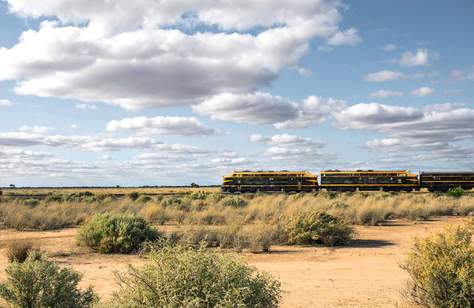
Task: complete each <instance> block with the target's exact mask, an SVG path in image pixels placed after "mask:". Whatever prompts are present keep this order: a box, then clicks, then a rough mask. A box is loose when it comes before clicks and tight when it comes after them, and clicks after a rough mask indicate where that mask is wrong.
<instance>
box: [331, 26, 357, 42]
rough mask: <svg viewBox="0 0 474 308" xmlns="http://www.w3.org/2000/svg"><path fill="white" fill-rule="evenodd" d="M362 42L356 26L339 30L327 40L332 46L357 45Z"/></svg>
mask: <svg viewBox="0 0 474 308" xmlns="http://www.w3.org/2000/svg"><path fill="white" fill-rule="evenodd" d="M360 42H362V39H361V38H360V36H359V34H358V33H357V29H355V28H350V29H347V30H345V31H338V32H336V33H334V34H333V35H332V36H331V37H330V38H329V39H328V41H327V43H328V45H330V46H341V45H348V46H355V45H357V44H359V43H360Z"/></svg>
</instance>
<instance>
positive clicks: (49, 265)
mask: <svg viewBox="0 0 474 308" xmlns="http://www.w3.org/2000/svg"><path fill="white" fill-rule="evenodd" d="M5 271H6V273H7V277H8V278H7V281H5V282H2V283H0V297H1V298H2V299H3V300H5V302H7V303H8V304H9V305H10V306H11V307H15V308H29V307H37V308H82V307H92V305H93V304H94V303H95V302H96V301H97V298H96V296H95V295H94V292H93V290H92V289H91V288H90V287H89V288H88V289H86V290H85V291H81V290H80V289H79V288H78V284H79V281H80V280H81V275H80V274H79V273H77V272H75V271H73V270H70V269H67V268H60V267H59V266H57V265H56V264H55V263H54V262H51V261H47V260H44V259H42V258H39V259H38V258H37V255H35V256H32V257H28V258H27V259H26V261H25V262H23V263H19V262H17V261H14V262H12V263H9V264H8V265H7V267H6V270H5Z"/></svg>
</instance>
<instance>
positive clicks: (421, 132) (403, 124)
mask: <svg viewBox="0 0 474 308" xmlns="http://www.w3.org/2000/svg"><path fill="white" fill-rule="evenodd" d="M336 119H337V121H338V122H337V125H338V126H339V127H341V128H345V129H363V130H367V131H370V132H372V133H380V134H385V135H386V137H385V138H376V139H373V140H370V141H368V142H367V143H366V147H367V148H369V149H374V150H377V151H379V150H384V151H388V152H391V153H399V154H400V155H402V154H403V153H406V152H410V153H412V154H411V157H412V161H415V160H418V161H426V160H429V159H436V160H445V161H447V160H452V161H456V162H457V163H465V162H467V161H472V158H474V157H473V152H472V149H469V148H468V147H465V146H461V145H458V144H456V143H457V142H460V141H463V140H472V139H473V138H474V109H472V108H466V107H465V106H463V105H459V104H450V103H448V104H441V105H430V106H427V107H424V108H423V109H415V108H412V107H402V106H388V105H381V104H375V103H371V104H358V105H354V106H351V107H348V108H347V109H346V110H343V111H342V112H341V113H339V115H338V116H336ZM470 150H471V152H469V151H470ZM413 153H415V154H413Z"/></svg>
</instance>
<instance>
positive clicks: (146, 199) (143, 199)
mask: <svg viewBox="0 0 474 308" xmlns="http://www.w3.org/2000/svg"><path fill="white" fill-rule="evenodd" d="M151 200H152V198H151V197H150V196H146V195H142V196H140V197H138V198H137V199H136V201H137V202H140V203H147V202H150V201H151Z"/></svg>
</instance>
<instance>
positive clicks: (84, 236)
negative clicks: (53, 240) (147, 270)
mask: <svg viewBox="0 0 474 308" xmlns="http://www.w3.org/2000/svg"><path fill="white" fill-rule="evenodd" d="M158 237H159V233H158V231H157V230H156V229H154V228H153V227H151V226H150V225H149V224H148V223H147V222H146V221H145V220H144V219H143V218H141V217H137V216H134V215H125V214H123V215H110V214H99V215H96V216H94V217H93V218H92V219H91V220H90V221H89V222H88V223H86V224H85V225H83V226H82V227H81V229H80V230H79V238H78V240H79V243H80V244H82V245H85V246H88V247H90V248H92V249H93V250H95V251H98V252H100V253H131V252H135V251H138V250H139V249H140V248H141V246H142V244H143V243H144V242H146V241H154V240H156V239H157V238H158Z"/></svg>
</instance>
